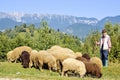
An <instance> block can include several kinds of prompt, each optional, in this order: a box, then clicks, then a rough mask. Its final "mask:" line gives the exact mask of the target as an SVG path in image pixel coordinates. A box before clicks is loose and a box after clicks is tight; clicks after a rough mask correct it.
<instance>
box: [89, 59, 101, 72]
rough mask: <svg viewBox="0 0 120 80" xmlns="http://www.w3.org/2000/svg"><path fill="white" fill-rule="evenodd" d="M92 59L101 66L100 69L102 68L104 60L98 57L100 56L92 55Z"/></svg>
mask: <svg viewBox="0 0 120 80" xmlns="http://www.w3.org/2000/svg"><path fill="white" fill-rule="evenodd" d="M90 61H91V62H93V63H96V64H97V65H98V66H99V67H100V70H102V67H103V65H102V61H101V59H100V58H98V57H92V58H91V59H90Z"/></svg>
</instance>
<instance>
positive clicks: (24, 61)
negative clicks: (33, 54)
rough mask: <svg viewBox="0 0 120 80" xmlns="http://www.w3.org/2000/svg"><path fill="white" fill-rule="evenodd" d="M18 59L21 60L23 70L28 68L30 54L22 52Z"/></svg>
mask: <svg viewBox="0 0 120 80" xmlns="http://www.w3.org/2000/svg"><path fill="white" fill-rule="evenodd" d="M20 59H21V62H22V65H23V68H28V67H29V62H30V54H29V53H28V52H27V51H23V52H22V53H21V55H20Z"/></svg>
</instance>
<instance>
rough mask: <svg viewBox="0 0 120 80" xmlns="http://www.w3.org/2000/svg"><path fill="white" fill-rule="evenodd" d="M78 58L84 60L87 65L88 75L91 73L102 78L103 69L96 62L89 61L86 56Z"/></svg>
mask: <svg viewBox="0 0 120 80" xmlns="http://www.w3.org/2000/svg"><path fill="white" fill-rule="evenodd" d="M76 59H77V60H80V61H82V62H83V63H84V64H85V66H86V75H88V74H91V76H92V77H97V78H100V77H101V76H102V74H101V70H100V68H99V66H98V65H97V64H96V63H93V62H90V61H87V59H86V58H83V57H77V58H76Z"/></svg>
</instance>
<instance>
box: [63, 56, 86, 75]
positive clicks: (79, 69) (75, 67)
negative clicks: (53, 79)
mask: <svg viewBox="0 0 120 80" xmlns="http://www.w3.org/2000/svg"><path fill="white" fill-rule="evenodd" d="M62 65H63V68H62V74H61V75H62V76H63V75H66V73H67V72H68V71H72V72H74V73H77V74H79V76H80V77H83V76H84V75H85V73H86V68H85V64H84V63H83V62H82V61H78V60H76V59H73V58H67V59H65V60H64V61H63V62H62ZM66 76H67V75H66Z"/></svg>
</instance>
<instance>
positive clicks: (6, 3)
mask: <svg viewBox="0 0 120 80" xmlns="http://www.w3.org/2000/svg"><path fill="white" fill-rule="evenodd" d="M0 12H7V13H9V12H10V13H11V12H20V13H21V12H22V13H30V14H33V13H39V14H59V15H71V16H77V17H87V18H91V17H94V18H97V19H99V20H100V19H102V18H104V17H107V16H117V15H120V0H1V1H0Z"/></svg>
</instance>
